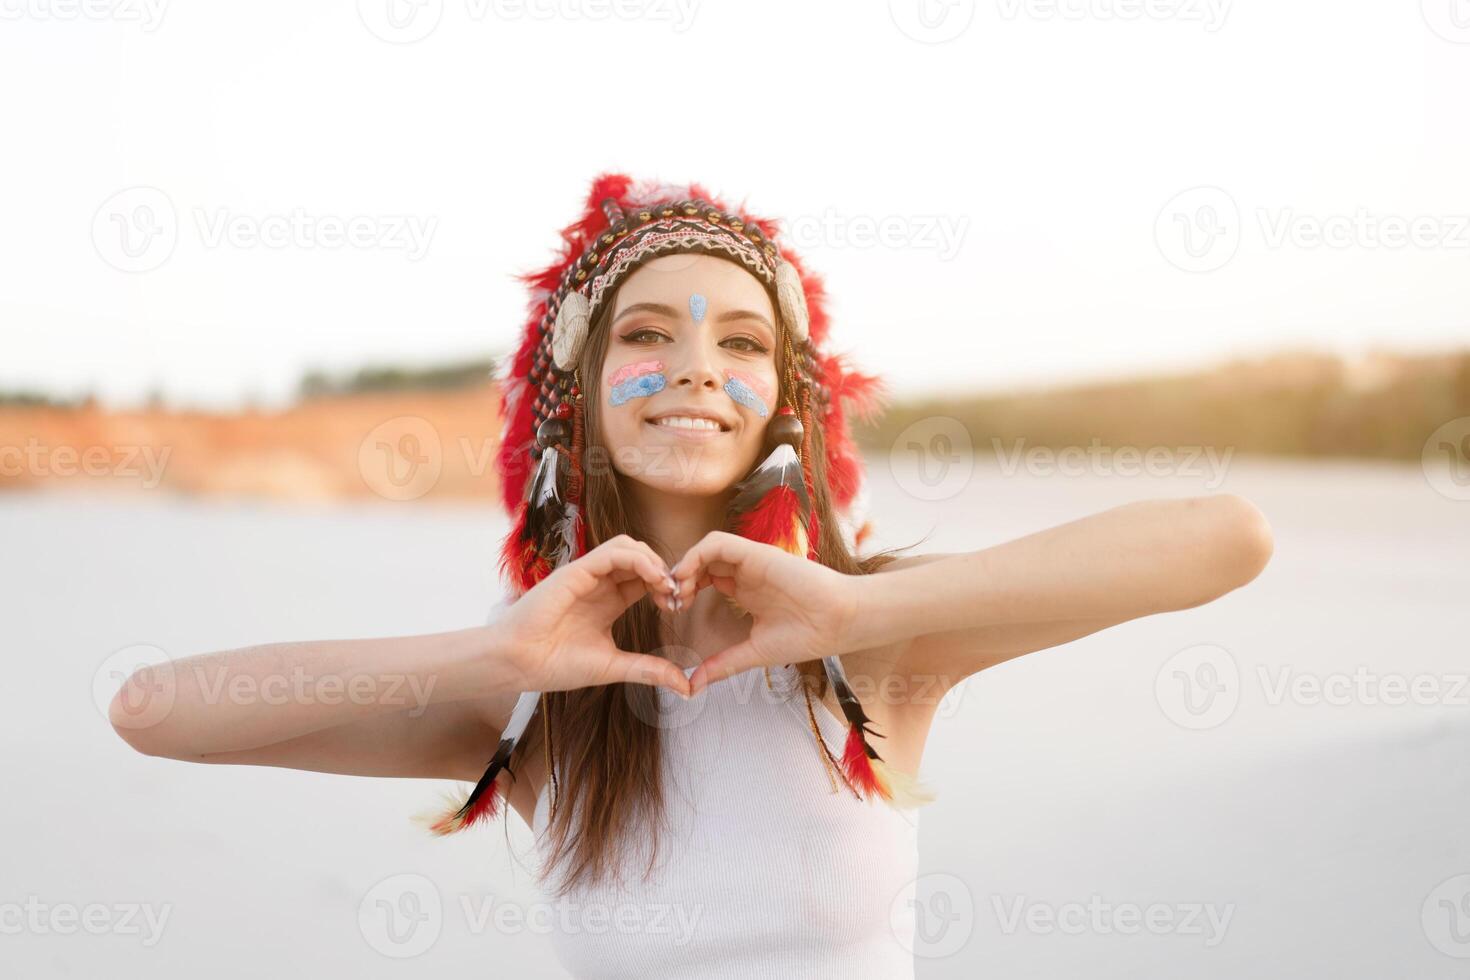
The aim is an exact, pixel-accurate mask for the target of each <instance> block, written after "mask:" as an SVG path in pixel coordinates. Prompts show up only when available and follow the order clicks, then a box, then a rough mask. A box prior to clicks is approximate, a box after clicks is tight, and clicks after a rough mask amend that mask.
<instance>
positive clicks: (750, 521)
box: [735, 483, 807, 558]
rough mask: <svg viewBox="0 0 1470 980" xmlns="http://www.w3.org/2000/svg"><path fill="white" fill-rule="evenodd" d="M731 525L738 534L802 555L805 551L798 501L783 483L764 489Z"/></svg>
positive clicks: (804, 531) (804, 534)
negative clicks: (757, 500)
mask: <svg viewBox="0 0 1470 980" xmlns="http://www.w3.org/2000/svg"><path fill="white" fill-rule="evenodd" d="M735 526H736V529H737V531H738V533H739V534H740V535H741V537H746V538H749V539H751V540H752V541H761V542H764V543H765V544H772V545H775V546H776V547H778V548H780V549H781V550H783V551H787V552H790V553H791V554H793V555H799V556H801V557H803V558H805V557H806V555H807V534H806V529H805V528H804V527H803V526H802V513H801V501H800V499H799V498H798V497H797V495H796V491H795V490H793V489H792V488H791V487H789V486H786V485H785V484H781V483H778V484H776V485H775V486H773V487H771V489H770V490H768V491H766V493H765V495H764V496H762V497H761V499H760V502H759V503H757V504H756V505H755V506H754V507H752V508H751V509H750V510H748V511H746V512H745V513H744V514H741V515H740V516H739V517H738V518H736V525H735Z"/></svg>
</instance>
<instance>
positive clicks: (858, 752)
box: [822, 657, 934, 809]
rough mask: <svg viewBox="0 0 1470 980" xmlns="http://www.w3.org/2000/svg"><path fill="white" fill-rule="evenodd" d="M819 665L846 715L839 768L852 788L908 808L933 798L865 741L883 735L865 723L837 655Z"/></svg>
mask: <svg viewBox="0 0 1470 980" xmlns="http://www.w3.org/2000/svg"><path fill="white" fill-rule="evenodd" d="M822 668H823V669H824V670H825V671H826V672H827V681H828V683H830V684H831V685H832V691H833V693H835V694H836V695H837V703H838V704H839V705H840V706H841V707H842V714H843V717H845V718H846V719H847V726H848V727H847V743H846V744H845V745H844V746H843V749H842V772H843V775H845V776H846V777H847V781H848V783H850V784H851V785H852V786H853V788H854V789H856V790H857V791H858V793H859V794H860V795H861V796H862V797H863V798H864V799H869V800H871V799H873V798H874V797H877V798H878V799H881V800H885V801H886V802H888V803H890V804H891V805H893V806H895V807H898V808H900V809H912V808H913V807H916V806H922V805H923V804H925V803H932V802H933V801H934V794H933V793H931V792H930V791H929V790H928V789H926V788H924V787H923V786H922V785H921V784H920V783H919V782H918V780H916V779H915V778H914V777H913V776H910V775H909V774H908V773H906V772H903V771H901V770H898V769H894V768H892V767H891V766H889V765H888V764H887V763H886V762H884V761H883V757H882V756H880V755H879V754H878V752H877V750H876V749H874V748H873V746H872V745H871V744H870V743H869V742H868V736H869V735H872V736H874V737H876V738H882V737H883V736H882V735H881V734H879V733H878V732H876V731H874V730H873V729H872V728H870V727H869V726H870V725H871V721H870V719H869V718H868V715H867V713H866V712H865V711H863V705H862V702H861V701H859V700H858V698H857V695H856V694H854V693H853V691H852V685H851V684H849V683H848V680H847V671H846V670H844V669H843V667H842V661H841V660H839V659H838V658H837V657H823V658H822Z"/></svg>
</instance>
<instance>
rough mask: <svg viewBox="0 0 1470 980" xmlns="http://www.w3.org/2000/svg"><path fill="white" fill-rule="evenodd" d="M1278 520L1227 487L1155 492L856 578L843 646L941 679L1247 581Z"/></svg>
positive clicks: (955, 678) (948, 683)
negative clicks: (1198, 493) (880, 653)
mask: <svg viewBox="0 0 1470 980" xmlns="http://www.w3.org/2000/svg"><path fill="white" fill-rule="evenodd" d="M1271 551H1272V539H1271V529H1270V527H1269V525H1268V524H1267V523H1266V520H1265V518H1264V517H1263V516H1262V515H1261V512H1260V511H1259V510H1257V509H1256V508H1255V506H1254V505H1252V504H1251V503H1250V502H1249V501H1247V500H1245V499H1243V498H1241V497H1238V496H1234V495H1231V494H1222V495H1218V496H1210V497H1193V498H1187V499H1184V500H1150V501H1141V502H1138V503H1132V504H1126V505H1124V506H1122V507H1116V508H1113V509H1112V510H1108V511H1104V512H1102V513H1100V514H1095V515H1093V516H1091V517H1085V518H1083V519H1081V520H1077V521H1072V522H1070V523H1068V524H1062V525H1060V526H1058V527H1054V528H1050V529H1048V530H1045V531H1041V532H1038V533H1036V534H1031V535H1028V536H1026V537H1023V538H1018V539H1016V540H1014V541H1009V542H1006V543H1005V544H1000V545H996V546H995V547H992V548H986V549H983V550H981V551H974V552H969V553H965V554H956V555H925V556H918V557H915V558H908V559H899V560H898V561H895V562H892V563H891V564H890V565H889V566H888V567H887V568H885V569H884V570H883V573H882V574H877V575H869V576H861V577H859V578H858V579H857V581H856V582H855V583H854V585H855V588H856V590H857V594H856V598H855V601H854V602H853V605H852V613H851V619H850V622H849V625H848V627H847V631H846V633H847V639H846V640H845V641H844V644H843V645H844V646H846V647H848V648H851V649H865V650H866V649H871V648H875V647H891V648H893V649H896V650H898V651H899V657H900V662H899V663H898V664H895V665H894V666H895V671H896V672H901V673H903V674H906V675H909V676H924V677H932V678H936V679H937V680H938V682H939V683H940V684H941V685H942V686H943V687H945V688H946V689H947V688H948V687H952V686H954V685H955V684H957V683H959V681H960V680H962V679H964V678H965V677H967V676H969V675H970V674H973V673H975V672H976V671H979V670H983V669H984V668H986V667H989V666H993V665H994V664H997V663H1001V662H1003V661H1005V660H1009V659H1012V658H1014V657H1018V656H1021V655H1022V654H1025V653H1030V652H1032V651H1035V650H1041V649H1045V648H1047V647H1052V646H1057V645H1059V644H1061V643H1066V642H1068V641H1070V640H1075V639H1077V638H1079V637H1082V636H1086V635H1088V634H1089V633H1094V632H1096V631H1098V630H1100V629H1105V628H1106V627H1108V626H1113V625H1116V624H1118V623H1122V622H1126V621H1128V620H1130V619H1137V618H1138V617H1140V616H1148V615H1152V614H1154V613H1161V612H1169V611H1172V610H1177V609H1188V608H1190V607H1193V606H1198V605H1202V604H1204V603H1206V602H1209V601H1211V600H1212V599H1216V598H1218V597H1219V596H1221V595H1224V594H1225V593H1226V592H1229V591H1231V590H1232V589H1237V588H1239V587H1240V586H1242V585H1245V584H1246V583H1247V582H1250V581H1251V580H1252V579H1254V578H1255V577H1256V576H1257V575H1258V574H1260V572H1261V570H1262V569H1263V568H1264V567H1265V565H1266V562H1267V561H1268V560H1269V559H1270V557H1271Z"/></svg>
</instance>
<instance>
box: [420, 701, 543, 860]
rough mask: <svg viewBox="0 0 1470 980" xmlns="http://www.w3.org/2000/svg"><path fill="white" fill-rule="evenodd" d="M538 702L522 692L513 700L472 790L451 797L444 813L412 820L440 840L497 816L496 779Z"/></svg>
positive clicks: (498, 792) (522, 733) (497, 788)
mask: <svg viewBox="0 0 1470 980" xmlns="http://www.w3.org/2000/svg"><path fill="white" fill-rule="evenodd" d="M540 703H541V695H540V693H539V692H536V691H525V692H523V693H522V694H521V696H520V697H518V698H516V706H515V708H514V709H512V710H511V713H510V721H509V722H508V723H506V726H505V731H504V732H502V733H501V736H500V744H499V745H497V746H496V747H495V754H494V755H493V756H491V757H490V764H489V765H487V766H486V767H485V774H484V775H483V776H481V777H480V781H479V782H478V783H476V784H475V788H474V789H473V790H471V791H470V792H469V794H468V795H464V796H460V797H451V798H450V800H449V802H448V805H447V806H446V808H445V811H444V812H442V813H433V814H422V815H420V816H418V817H417V818H415V819H417V820H418V821H419V823H421V824H423V825H424V826H426V827H428V828H429V830H430V831H432V832H433V833H434V834H437V835H439V836H440V837H442V836H444V835H445V834H453V833H456V832H458V831H461V830H464V829H466V828H468V827H473V826H474V825H475V824H477V823H479V822H480V821H482V820H493V819H494V818H495V817H496V816H497V815H498V814H499V813H500V802H501V792H500V787H499V786H498V785H497V783H496V777H498V776H499V775H500V772H501V770H503V769H505V768H507V767H508V765H509V763H510V754H511V753H512V752H514V751H515V747H516V744H517V743H518V742H519V741H520V739H521V736H522V735H524V734H525V732H526V728H527V726H529V725H530V724H531V718H532V716H534V715H535V714H536V706H537V705H538V704H540Z"/></svg>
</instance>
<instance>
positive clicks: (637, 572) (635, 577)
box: [574, 543, 673, 609]
mask: <svg viewBox="0 0 1470 980" xmlns="http://www.w3.org/2000/svg"><path fill="white" fill-rule="evenodd" d="M574 564H576V565H578V566H579V567H580V568H581V569H582V570H583V571H584V572H586V573H587V574H588V575H590V576H592V577H593V579H594V580H605V581H608V582H610V583H611V584H612V585H613V587H614V588H615V589H616V590H617V594H618V598H619V600H621V601H623V608H624V609H626V608H627V607H628V606H630V605H632V604H633V602H635V601H636V600H637V599H638V598H639V597H640V596H642V595H643V593H644V592H645V591H646V592H651V593H654V594H655V595H659V596H662V597H663V598H664V605H665V607H666V608H669V609H672V608H673V606H672V604H671V603H672V595H673V590H672V589H671V588H670V583H669V579H668V577H667V576H666V575H665V574H664V573H663V571H662V569H661V568H659V565H658V562H657V561H656V556H651V555H649V554H648V553H647V552H645V551H643V550H642V549H640V548H638V547H636V546H635V545H631V544H623V543H619V544H618V545H617V546H615V547H610V548H605V547H602V546H599V547H597V548H595V549H593V550H592V551H589V552H588V553H587V554H586V555H584V556H583V557H581V558H579V559H577V561H576V562H575V563H574ZM624 583H636V586H635V587H634V588H632V589H625V588H624V587H623V585H624Z"/></svg>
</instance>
